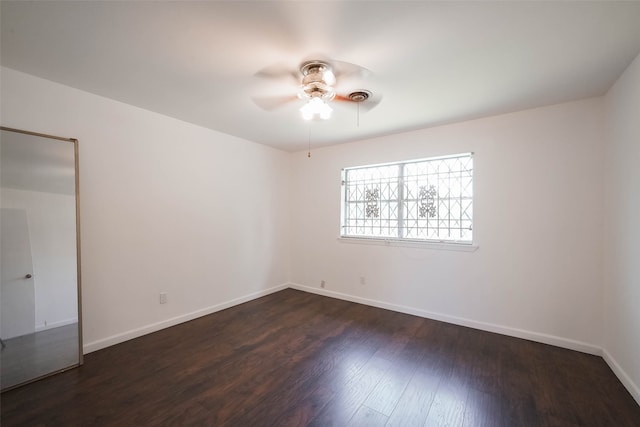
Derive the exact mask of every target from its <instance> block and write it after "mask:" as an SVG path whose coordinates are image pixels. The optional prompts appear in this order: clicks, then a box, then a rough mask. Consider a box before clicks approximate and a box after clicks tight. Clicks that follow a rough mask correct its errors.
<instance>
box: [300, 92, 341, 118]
mask: <svg viewBox="0 0 640 427" xmlns="http://www.w3.org/2000/svg"><path fill="white" fill-rule="evenodd" d="M332 111H333V108H331V107H330V106H329V105H328V104H327V103H326V102H324V101H323V100H322V98H319V97H314V98H311V99H310V100H309V102H307V103H306V104H304V105H303V106H302V108H300V112H301V113H302V118H303V119H304V120H311V119H313V117H315V116H319V117H320V118H321V119H322V120H327V119H329V118H330V117H331V112H332Z"/></svg>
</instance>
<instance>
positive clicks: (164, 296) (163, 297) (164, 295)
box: [160, 292, 167, 304]
mask: <svg viewBox="0 0 640 427" xmlns="http://www.w3.org/2000/svg"><path fill="white" fill-rule="evenodd" d="M166 303H167V293H166V292H160V304H166Z"/></svg>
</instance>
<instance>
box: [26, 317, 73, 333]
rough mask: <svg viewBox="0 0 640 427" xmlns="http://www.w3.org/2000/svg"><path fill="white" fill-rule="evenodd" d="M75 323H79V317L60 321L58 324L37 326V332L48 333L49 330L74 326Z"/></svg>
mask: <svg viewBox="0 0 640 427" xmlns="http://www.w3.org/2000/svg"><path fill="white" fill-rule="evenodd" d="M74 323H78V318H77V317H75V318H73V319H65V320H59V321H57V322H47V324H46V325H45V324H44V323H41V324H40V325H36V332H40V331H46V330H47V329H53V328H59V327H60V326H67V325H72V324H74Z"/></svg>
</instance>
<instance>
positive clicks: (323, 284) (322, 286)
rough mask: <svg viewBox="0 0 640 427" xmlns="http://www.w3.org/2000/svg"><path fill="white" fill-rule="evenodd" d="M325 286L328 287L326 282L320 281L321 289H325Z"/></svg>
mask: <svg viewBox="0 0 640 427" xmlns="http://www.w3.org/2000/svg"><path fill="white" fill-rule="evenodd" d="M325 285H326V283H325V281H324V280H321V281H320V287H321V288H323V289H324V286H325Z"/></svg>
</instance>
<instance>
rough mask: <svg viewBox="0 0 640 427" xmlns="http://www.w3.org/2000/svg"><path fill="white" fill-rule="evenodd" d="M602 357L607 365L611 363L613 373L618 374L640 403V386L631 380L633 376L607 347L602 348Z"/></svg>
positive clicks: (639, 403)
mask: <svg viewBox="0 0 640 427" xmlns="http://www.w3.org/2000/svg"><path fill="white" fill-rule="evenodd" d="M602 358H603V359H604V361H605V362H607V365H609V367H610V368H611V370H612V371H613V373H614V374H616V377H618V379H619V380H620V382H621V383H622V384H623V385H624V386H625V387H626V388H627V390H628V391H629V393H630V394H631V396H633V398H634V399H635V400H636V402H638V405H640V387H638V385H637V384H635V383H634V382H633V380H631V377H629V375H627V373H626V372H625V371H624V369H622V367H621V366H620V365H619V364H618V362H616V360H615V359H614V358H613V356H611V354H610V353H609V352H608V351H607V350H606V349H603V350H602Z"/></svg>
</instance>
